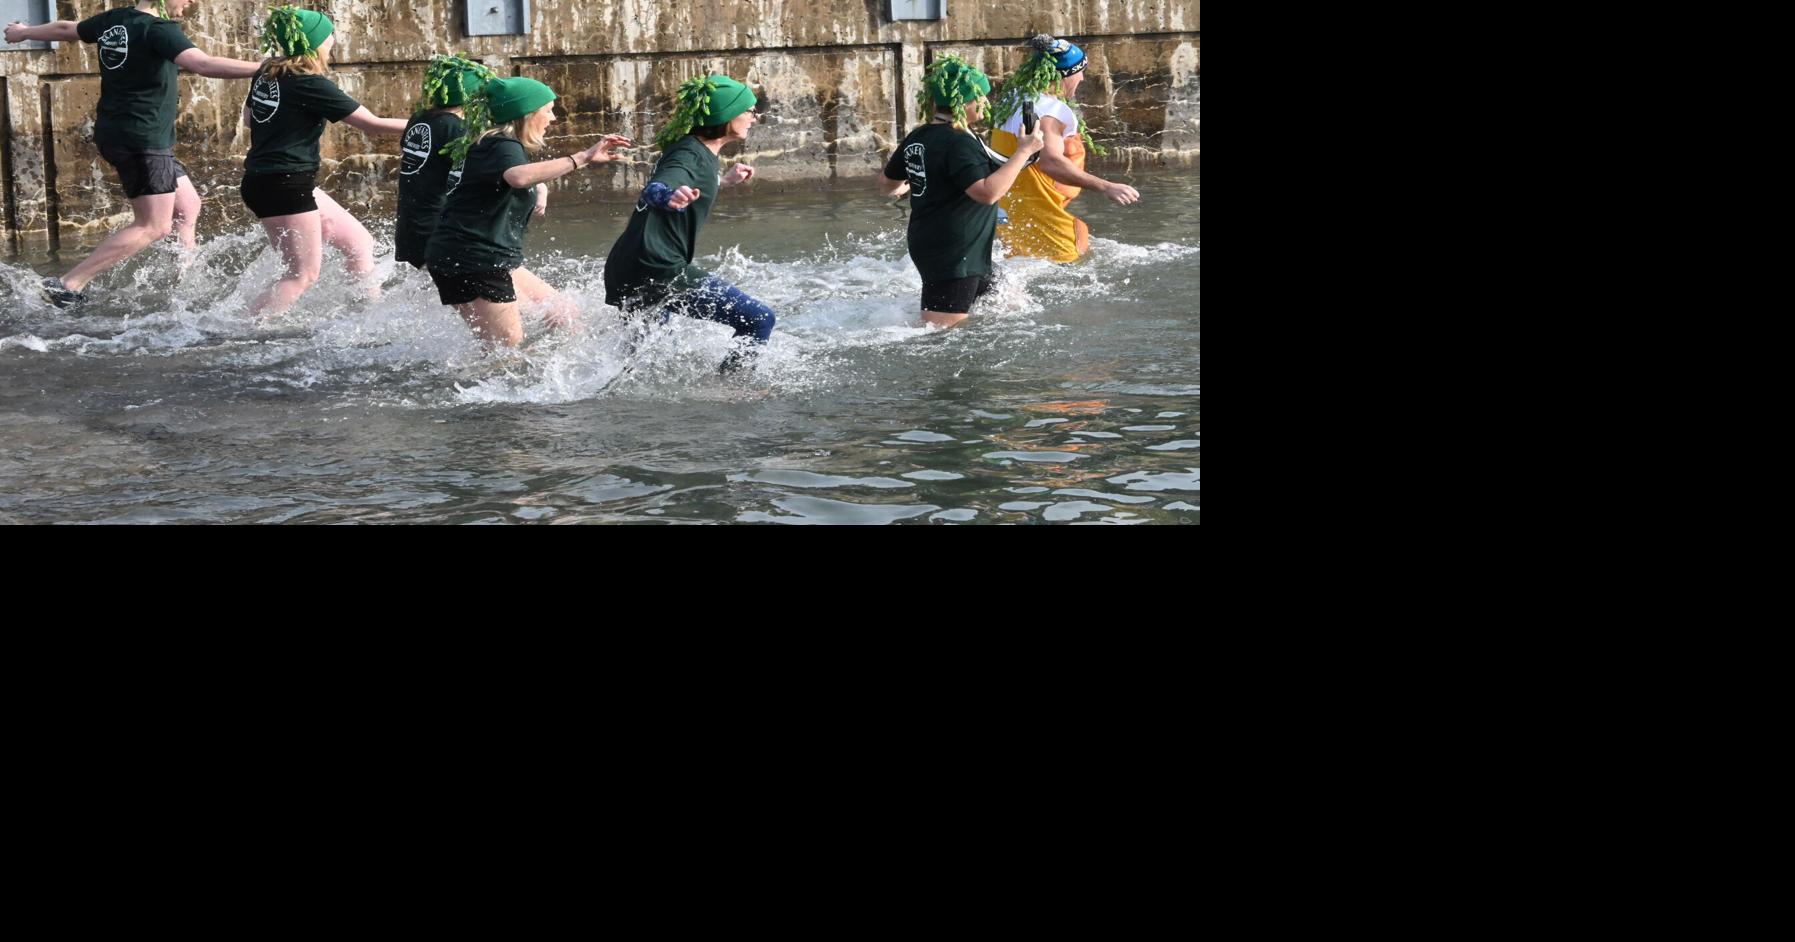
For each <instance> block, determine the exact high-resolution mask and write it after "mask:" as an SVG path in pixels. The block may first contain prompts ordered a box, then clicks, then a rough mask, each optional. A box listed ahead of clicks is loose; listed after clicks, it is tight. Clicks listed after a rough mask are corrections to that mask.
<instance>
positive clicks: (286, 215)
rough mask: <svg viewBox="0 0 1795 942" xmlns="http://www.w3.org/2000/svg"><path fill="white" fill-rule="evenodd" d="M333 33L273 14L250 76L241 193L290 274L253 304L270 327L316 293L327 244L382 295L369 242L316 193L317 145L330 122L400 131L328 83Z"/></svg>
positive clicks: (293, 14) (301, 13)
mask: <svg viewBox="0 0 1795 942" xmlns="http://www.w3.org/2000/svg"><path fill="white" fill-rule="evenodd" d="M335 32H336V26H335V25H334V24H333V23H331V21H330V17H327V16H325V15H324V14H322V13H319V12H317V11H315V10H301V9H299V8H298V7H276V8H275V9H274V10H273V11H271V12H270V13H269V14H268V20H267V22H266V23H265V24H264V25H263V27H262V49H263V50H264V51H266V52H273V53H276V55H275V56H274V57H272V58H270V59H268V61H267V62H265V63H263V65H262V69H261V71H259V72H257V73H256V75H255V81H253V82H251V83H250V91H249V99H248V101H246V102H244V105H243V120H244V121H246V122H247V123H248V124H249V140H250V147H249V157H248V159H247V160H245V161H244V163H243V187H242V190H241V191H240V192H241V195H242V197H243V203H244V205H246V206H248V207H249V209H250V211H251V212H253V213H255V214H256V218H258V219H260V220H261V221H262V228H263V229H264V230H266V231H267V233H268V241H269V242H270V243H271V244H272V245H274V247H275V248H277V249H279V250H280V253H281V258H282V259H283V261H284V262H285V264H286V271H285V273H284V274H282V275H281V278H280V280H279V281H277V282H275V283H274V284H272V285H269V286H268V289H267V290H266V291H263V292H262V294H261V295H260V296H259V297H257V298H256V299H255V301H253V302H251V303H250V307H249V310H250V313H251V314H255V315H259V316H263V317H272V316H274V315H277V314H283V313H285V312H286V311H287V310H288V309H290V308H291V307H292V306H293V303H294V302H295V301H298V300H299V297H300V295H303V294H305V292H306V291H307V290H308V289H309V288H311V286H312V285H314V284H316V283H317V281H318V272H319V269H320V268H321V267H322V265H323V262H324V244H325V243H327V242H328V243H329V244H331V245H333V246H335V247H336V249H337V250H338V251H340V252H342V253H343V257H344V258H346V259H347V260H348V263H349V272H350V274H352V275H354V276H355V277H356V278H358V279H360V280H361V281H362V282H363V284H364V286H365V288H366V290H367V291H368V293H369V295H370V296H373V295H375V294H377V293H378V291H379V285H377V284H376V283H375V282H374V280H373V276H374V237H373V236H371V235H369V234H368V230H367V229H366V228H365V227H364V226H363V225H362V224H361V223H360V222H357V221H356V219H355V217H354V216H351V215H349V213H348V211H347V210H345V209H343V207H342V206H340V205H338V204H337V201H336V200H333V199H331V198H330V196H329V195H328V194H326V193H325V192H324V191H323V190H320V189H318V188H317V182H318V167H319V166H320V164H321V163H322V161H321V159H320V157H319V148H318V141H319V139H321V138H322V137H323V136H324V124H325V122H327V121H341V122H343V123H345V124H347V125H349V126H350V127H352V128H355V129H356V130H358V131H361V132H362V133H364V134H385V135H391V136H393V137H398V136H399V135H401V134H404V133H405V123H406V122H405V119H403V118H381V117H376V116H375V115H374V113H373V112H371V111H369V110H368V109H366V108H363V107H362V106H361V105H360V104H359V103H357V102H356V100H355V99H353V98H350V97H349V96H348V95H345V94H343V92H342V90H341V89H339V88H337V86H336V83H334V82H332V81H331V80H330V79H328V78H326V77H325V75H326V73H328V72H329V71H330V51H331V49H333V48H335V46H336V42H337V38H336V36H335V35H334V34H335Z"/></svg>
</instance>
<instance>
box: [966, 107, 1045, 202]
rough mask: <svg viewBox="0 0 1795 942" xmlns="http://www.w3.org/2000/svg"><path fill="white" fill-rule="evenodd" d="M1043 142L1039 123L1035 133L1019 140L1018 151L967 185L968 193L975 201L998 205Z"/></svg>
mask: <svg viewBox="0 0 1795 942" xmlns="http://www.w3.org/2000/svg"><path fill="white" fill-rule="evenodd" d="M1042 143H1043V142H1042V140H1041V126H1040V125H1038V124H1037V125H1035V133H1034V134H1032V135H1030V136H1028V137H1025V138H1023V139H1022V140H1020V141H1018V142H1017V144H1016V152H1015V153H1014V154H1011V155H1010V159H1009V160H1008V161H1006V162H1005V163H1004V165H1003V166H1001V167H999V168H997V170H996V171H995V172H994V173H992V174H991V175H990V176H988V177H986V178H985V179H983V180H980V181H979V182H977V183H974V184H973V185H971V186H969V187H967V188H966V195H967V196H969V197H971V198H972V200H973V202H975V203H984V204H985V205H986V206H995V205H997V201H998V200H1001V199H1003V195H1004V194H1005V193H1008V192H1010V187H1012V186H1015V185H1016V178H1017V177H1019V176H1021V175H1022V171H1023V169H1024V168H1026V167H1027V166H1028V155H1030V154H1032V153H1034V152H1035V151H1038V150H1040V149H1041V145H1042Z"/></svg>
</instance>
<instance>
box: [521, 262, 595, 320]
mask: <svg viewBox="0 0 1795 942" xmlns="http://www.w3.org/2000/svg"><path fill="white" fill-rule="evenodd" d="M511 286H512V287H513V288H515V289H516V290H517V298H518V300H520V301H522V302H524V303H525V304H541V305H546V306H547V310H546V311H545V312H544V316H545V317H546V319H547V320H548V325H549V326H550V327H553V328H555V329H556V330H565V329H567V328H569V327H572V326H573V325H574V324H576V323H578V322H579V319H580V309H579V308H577V307H575V306H574V304H573V302H572V301H569V300H567V298H566V297H564V296H563V295H562V294H561V292H559V291H556V290H555V289H554V286H553V285H550V284H549V283H548V282H546V281H543V280H542V279H541V278H538V277H536V274H535V273H534V272H532V271H530V270H529V269H528V268H514V269H512V270H511Z"/></svg>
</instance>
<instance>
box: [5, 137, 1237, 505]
mask: <svg viewBox="0 0 1795 942" xmlns="http://www.w3.org/2000/svg"><path fill="white" fill-rule="evenodd" d="M1130 182H1132V183H1134V184H1135V185H1136V186H1137V187H1138V188H1139V189H1140V191H1141V193H1142V194H1143V197H1144V199H1143V201H1142V202H1141V203H1140V204H1139V205H1137V206H1132V207H1126V208H1124V207H1117V206H1114V205H1111V204H1109V203H1108V202H1107V201H1105V200H1102V199H1100V198H1097V197H1095V196H1093V195H1090V194H1087V195H1085V196H1084V197H1082V198H1081V199H1080V200H1079V202H1078V203H1077V204H1076V205H1077V206H1078V207H1079V212H1080V215H1082V216H1084V217H1085V218H1086V219H1087V220H1089V222H1090V223H1091V225H1092V228H1093V230H1094V233H1095V239H1094V249H1093V251H1092V253H1091V256H1090V257H1089V258H1087V259H1086V260H1085V261H1083V262H1081V263H1079V264H1076V265H1070V266H1056V265H1052V264H1049V263H1044V262H1039V261H1035V260H1012V261H1010V262H1005V263H1001V269H1002V275H1003V280H1002V285H1001V287H1000V289H999V290H998V292H997V293H996V295H995V296H994V297H992V298H988V299H987V300H986V301H985V302H984V303H983V305H982V307H981V308H980V309H979V310H978V311H977V312H975V315H974V317H973V320H972V322H971V324H972V326H970V327H968V328H963V329H958V330H953V331H945V332H943V331H928V330H925V329H923V328H921V327H920V321H919V318H918V316H917V295H918V291H919V288H920V282H919V280H918V278H917V275H916V272H915V270H914V269H913V268H912V267H911V266H910V264H909V262H908V260H907V259H906V258H905V257H904V244H903V225H904V223H903V219H902V216H901V215H900V213H899V211H898V210H896V209H893V208H890V207H888V206H887V205H886V204H885V203H884V202H883V201H881V200H879V199H877V198H876V197H875V196H873V195H871V193H870V190H869V191H857V190H856V191H850V190H830V191H822V192H813V193H788V194H780V195H770V194H758V195H757V194H752V193H744V192H740V191H730V190H726V191H724V193H723V195H722V197H721V198H720V199H719V200H718V208H717V211H716V212H715V213H714V214H713V215H712V216H711V220H710V223H709V225H708V227H707V228H706V230H705V232H704V234H703V236H702V237H701V245H700V252H701V253H702V254H703V255H707V256H709V257H708V258H701V259H700V263H701V264H704V265H705V266H706V267H708V268H710V269H711V270H712V271H714V272H716V273H717V274H719V275H721V276H722V277H724V278H727V279H729V280H730V281H732V282H735V283H736V284H737V285H739V286H740V287H742V288H743V290H745V291H747V292H749V293H750V294H753V295H755V296H756V297H759V298H760V299H762V300H763V301H766V302H767V303H769V304H770V305H771V306H772V307H773V308H774V309H775V310H777V311H778V312H779V316H780V322H779V330H778V333H777V334H776V335H775V338H774V341H773V344H772V347H771V349H770V350H769V351H768V354H767V356H766V357H765V362H764V364H763V366H762V368H761V371H760V374H759V377H758V379H757V381H756V383H755V386H754V388H750V389H742V388H740V387H737V386H733V385H728V384H725V383H723V382H721V381H719V380H717V379H716V378H715V377H714V369H715V366H716V364H717V362H718V361H719V360H721V359H722V357H723V354H724V352H725V350H726V346H727V342H728V338H729V336H730V334H729V331H728V330H727V329H726V328H723V327H720V326H717V325H712V324H706V323H702V322H697V321H688V320H675V321H674V322H673V323H672V324H670V325H669V326H668V327H666V328H663V329H660V330H658V331H656V332H654V333H652V334H651V335H650V336H649V339H648V340H647V342H646V343H645V344H644V345H643V346H642V347H641V348H640V349H638V350H636V351H635V352H634V353H633V354H632V353H631V352H630V347H629V343H628V341H629V337H630V334H631V331H630V329H629V328H628V327H626V326H625V325H623V324H622V323H621V322H620V321H619V320H618V318H617V314H616V312H615V311H614V310H612V309H610V308H607V307H606V306H605V305H604V303H603V299H604V287H603V279H602V273H603V258H602V256H603V254H604V253H605V252H606V251H607V250H608V249H609V247H610V243H611V241H612V240H613V239H615V237H616V235H617V234H618V233H619V232H620V231H621V228H622V226H623V222H624V219H625V217H626V215H627V214H628V213H629V212H630V211H631V208H632V207H631V206H630V205H629V204H624V203H616V204H611V203H607V204H602V205H598V206H584V207H572V206H569V207H566V208H564V209H560V210H558V211H553V212H551V215H550V217H549V218H548V219H547V220H543V221H540V222H538V223H537V224H535V225H534V226H533V227H532V233H531V238H530V252H531V261H530V266H531V268H532V269H534V270H536V271H537V272H538V273H539V274H542V275H543V276H544V277H546V278H547V279H548V280H549V281H550V282H551V283H554V284H556V285H557V286H559V287H561V288H562V290H563V291H564V292H565V293H567V294H568V295H569V296H570V297H572V298H574V299H575V300H576V301H577V302H578V303H579V304H580V306H581V307H582V309H583V311H584V313H585V320H584V322H583V325H582V328H581V329H580V330H579V331H577V332H575V333H573V334H572V335H569V336H558V335H549V336H546V337H544V338H543V339H541V340H540V341H538V342H536V343H534V344H533V345H532V346H530V348H529V349H528V350H527V352H525V353H523V354H518V355H509V356H500V357H487V356H484V355H483V354H482V351H481V349H480V347H479V346H478V345H477V344H475V343H474V342H473V341H472V340H471V338H470V336H469V334H468V332H467V329H466V328H465V326H464V325H462V323H461V322H460V320H459V319H458V318H457V317H455V315H454V314H453V312H452V311H450V310H449V309H448V308H445V307H443V306H441V305H440V304H439V303H438V302H437V299H436V296H435V292H434V288H433V287H432V286H431V285H430V282H429V279H428V278H427V277H426V276H424V275H422V274H421V273H416V272H412V271H411V270H410V269H409V268H404V267H402V268H401V269H400V270H399V271H397V272H394V273H393V274H392V275H391V276H390V278H389V279H388V282H387V283H388V285H389V288H388V290H387V293H386V296H385V297H384V298H383V299H382V300H380V301H378V302H369V301H366V300H364V299H361V298H359V297H357V296H356V294H355V292H354V291H353V290H352V289H351V288H350V286H349V285H348V284H347V283H346V282H345V279H344V278H343V276H342V275H341V272H340V267H338V266H336V265H334V264H333V261H334V260H333V259H331V258H327V259H326V263H325V277H324V281H323V282H322V283H321V284H320V285H319V286H318V287H317V288H315V289H314V290H313V292H312V293H311V294H310V295H309V296H308V297H307V298H306V299H305V300H304V301H302V302H301V306H300V307H299V308H298V309H297V310H296V311H295V312H294V313H293V314H291V315H289V316H287V317H285V318H282V319H280V320H278V321H275V322H272V323H269V324H255V323H252V322H251V321H250V320H248V319H247V318H246V317H245V315H244V314H243V313H242V312H243V309H244V307H245V305H246V302H247V301H248V300H249V299H250V298H252V297H253V296H254V295H255V294H256V293H257V292H258V291H259V290H260V289H261V287H262V286H264V285H265V284H266V283H267V281H269V280H270V279H271V278H273V277H274V273H275V271H276V269H277V267H278V260H277V259H276V258H275V257H274V256H273V255H272V253H270V252H269V251H268V249H267V247H266V245H265V240H264V239H263V237H262V235H261V233H260V230H259V229H256V230H248V229H245V230H241V231H237V232H231V233H224V234H220V235H217V236H214V237H212V238H211V239H209V240H208V241H206V242H205V243H204V244H203V245H202V247H201V254H200V257H199V259H198V261H197V262H196V263H195V264H194V267H193V268H192V269H191V270H190V271H189V273H188V274H187V276H186V277H185V278H183V279H181V280H180V281H179V283H178V285H177V286H175V287H173V288H170V287H169V285H171V284H175V275H176V266H175V260H174V257H173V255H172V253H169V252H166V251H163V250H157V251H155V252H153V253H146V254H145V255H144V256H142V257H140V258H139V259H138V260H136V261H134V262H133V263H132V264H131V265H130V266H129V267H127V268H125V269H121V270H119V271H115V272H112V273H110V274H108V275H107V276H105V277H104V278H102V279H101V280H100V281H99V282H96V283H95V285H94V286H93V289H92V291H91V293H92V294H94V295H95V296H96V298H97V299H98V300H97V301H96V303H95V304H94V305H93V309H92V311H91V313H88V314H85V315H84V316H81V317H78V318H77V317H70V316H67V315H65V314H63V313H62V312H58V311H56V310H54V309H51V308H48V307H46V306H44V305H43V304H42V303H41V302H40V301H38V300H37V299H36V297H35V292H34V291H33V290H32V285H33V284H34V282H35V280H36V278H37V277H38V275H39V273H51V272H55V271H59V270H60V269H61V268H62V267H63V265H62V264H61V262H60V261H59V260H56V259H51V258H47V257H28V258H23V259H14V260H12V261H11V262H9V263H6V264H4V265H3V266H0V379H3V381H0V522H19V523H48V522H230V523H254V522H306V523H335V522H367V523H376V522H441V523H520V522H539V523H575V522H588V521H607V522H644V523H646V522H662V523H672V522H686V523H716V522H750V523H788V524H810V523H895V522H903V523H914V524H922V523H937V524H940V523H957V522H971V523H1039V522H1049V523H1054V522H1075V523H1109V524H1131V523H1196V522H1198V521H1199V519H1200V511H1199V510H1198V507H1199V506H1200V503H1201V501H1200V477H1201V471H1200V453H1201V445H1200V442H1201V430H1200V429H1201V371H1200V363H1201V349H1200V346H1201V345H1200V340H1201V294H1202V278H1201V250H1200V247H1201V228H1200V225H1201V223H1200V219H1201V212H1200V202H1201V201H1200V193H1201V187H1200V182H1199V176H1198V172H1197V171H1195V170H1190V171H1181V172H1176V173H1173V172H1156V173H1153V174H1149V175H1138V176H1135V177H1133V178H1130ZM371 222H372V221H371ZM373 228H376V229H377V230H378V229H380V228H381V227H380V226H379V225H378V224H376V225H374V226H373ZM379 234H380V235H381V236H382V239H383V242H384V241H385V239H386V236H387V233H385V232H381V233H379ZM626 366H628V370H627V371H625V367H626Z"/></svg>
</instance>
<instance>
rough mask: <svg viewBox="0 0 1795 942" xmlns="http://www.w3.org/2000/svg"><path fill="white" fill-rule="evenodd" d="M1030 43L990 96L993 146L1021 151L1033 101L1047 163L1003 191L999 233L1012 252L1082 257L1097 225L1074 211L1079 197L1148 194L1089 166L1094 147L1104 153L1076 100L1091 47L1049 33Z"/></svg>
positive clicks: (1126, 198)
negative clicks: (1090, 192)
mask: <svg viewBox="0 0 1795 942" xmlns="http://www.w3.org/2000/svg"><path fill="white" fill-rule="evenodd" d="M1028 44H1029V47H1030V48H1031V49H1033V50H1034V52H1033V54H1031V55H1030V56H1029V57H1028V59H1027V61H1025V62H1024V63H1023V66H1022V68H1020V69H1018V70H1017V71H1016V74H1015V75H1012V76H1010V80H1009V81H1008V82H1005V83H1004V87H1003V88H1002V89H1000V90H999V91H998V92H997V94H995V95H993V96H991V99H992V115H991V124H992V131H991V149H992V150H994V151H996V152H997V153H999V154H1001V155H1003V156H1005V157H1008V156H1010V155H1012V154H1014V153H1016V147H1017V142H1018V138H1020V137H1021V136H1022V126H1023V114H1022V112H1023V105H1024V104H1029V105H1032V106H1033V108H1034V113H1035V115H1036V117H1037V119H1038V120H1039V121H1040V127H1041V129H1042V131H1043V132H1044V136H1045V139H1046V146H1045V147H1044V148H1043V149H1042V150H1041V159H1040V162H1039V163H1036V164H1035V165H1033V166H1031V167H1029V168H1028V169H1026V170H1024V171H1022V175H1021V176H1020V177H1018V178H1017V180H1016V185H1015V186H1014V187H1011V188H1010V192H1009V193H1008V194H1007V195H1005V196H1004V198H1003V202H1002V204H1001V205H1002V207H1003V211H1004V212H1005V213H1006V214H1007V215H1008V216H1009V222H1008V223H1006V224H1004V225H1000V226H998V227H997V237H998V238H999V239H1001V240H1002V241H1003V244H1004V246H1005V247H1006V248H1007V249H1008V250H1009V253H1010V254H1011V255H1025V256H1030V257H1033V258H1045V259H1050V260H1052V261H1055V262H1076V261H1078V259H1079V257H1080V256H1082V255H1084V253H1085V252H1087V251H1089V250H1090V247H1091V230H1090V227H1089V226H1087V225H1085V221H1084V220H1082V219H1079V218H1078V217H1077V216H1074V215H1072V212H1071V209H1070V206H1071V203H1072V201H1073V200H1075V199H1077V198H1078V195H1079V194H1080V193H1082V192H1084V191H1085V190H1095V191H1097V192H1099V193H1102V194H1103V195H1104V196H1107V197H1109V198H1110V199H1112V200H1114V201H1115V202H1116V203H1117V204H1118V205H1121V206H1129V205H1132V204H1134V203H1137V202H1139V201H1140V198H1141V194H1140V193H1139V191H1137V190H1135V188H1134V187H1131V186H1129V185H1128V184H1126V183H1112V182H1110V181H1108V180H1105V179H1103V178H1102V177H1098V176H1095V175H1093V174H1091V173H1090V172H1089V171H1087V170H1086V169H1085V159H1086V153H1087V150H1088V151H1091V152H1094V153H1096V154H1098V155H1099V156H1101V155H1102V154H1103V153H1104V151H1103V149H1102V148H1100V147H1097V146H1096V144H1095V143H1094V142H1092V141H1091V140H1090V137H1089V134H1088V133H1087V132H1086V131H1085V128H1084V121H1083V119H1082V118H1081V117H1080V116H1079V114H1078V109H1077V107H1076V106H1074V105H1073V104H1072V103H1071V100H1072V97H1073V96H1074V95H1076V94H1077V92H1078V86H1079V85H1081V84H1083V83H1084V70H1085V66H1086V65H1087V64H1088V60H1087V59H1086V58H1085V53H1084V50H1082V49H1080V48H1078V47H1077V46H1075V45H1073V44H1072V43H1070V42H1067V41H1066V40H1064V39H1054V38H1053V37H1052V36H1048V35H1045V34H1042V35H1038V36H1036V37H1034V38H1033V39H1030V40H1029V42H1028Z"/></svg>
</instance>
